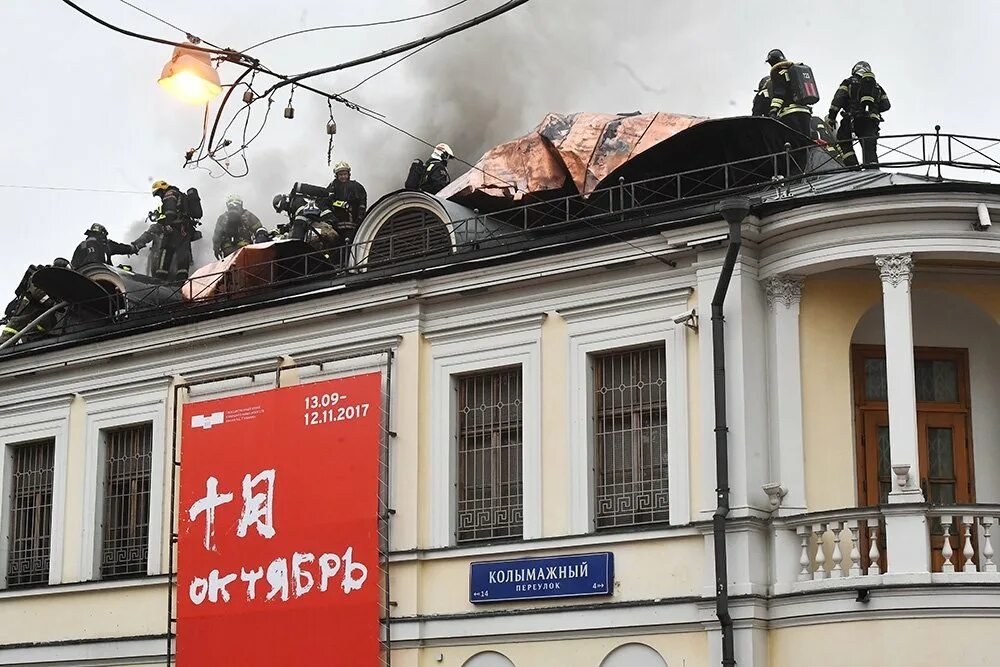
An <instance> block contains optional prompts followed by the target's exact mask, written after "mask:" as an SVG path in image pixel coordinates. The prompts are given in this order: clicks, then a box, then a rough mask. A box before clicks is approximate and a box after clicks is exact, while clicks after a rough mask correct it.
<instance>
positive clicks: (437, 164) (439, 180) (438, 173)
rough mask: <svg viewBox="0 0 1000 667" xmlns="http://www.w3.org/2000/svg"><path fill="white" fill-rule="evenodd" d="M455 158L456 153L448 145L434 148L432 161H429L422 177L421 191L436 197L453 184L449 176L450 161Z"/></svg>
mask: <svg viewBox="0 0 1000 667" xmlns="http://www.w3.org/2000/svg"><path fill="white" fill-rule="evenodd" d="M453 156H454V153H453V152H452V150H451V146H449V145H448V144H438V145H437V146H435V147H434V150H433V151H432V152H431V159H430V160H428V161H427V164H426V165H425V166H424V171H423V174H422V175H421V177H420V189H421V190H423V191H424V192H426V193H427V194H431V195H436V194H437V193H438V192H440V191H441V190H443V189H444V187H445V186H446V185H448V184H449V183H451V176H449V175H448V160H449V159H451V158H452V157H453Z"/></svg>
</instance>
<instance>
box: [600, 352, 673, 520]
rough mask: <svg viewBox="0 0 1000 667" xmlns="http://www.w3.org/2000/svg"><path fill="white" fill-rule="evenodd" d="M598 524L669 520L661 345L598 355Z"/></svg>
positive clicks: (664, 372)
mask: <svg viewBox="0 0 1000 667" xmlns="http://www.w3.org/2000/svg"><path fill="white" fill-rule="evenodd" d="M592 360H593V373H594V375H593V377H594V385H593V386H594V395H593V420H594V428H593V433H594V462H595V471H594V479H595V486H596V489H595V491H596V502H595V513H594V523H595V525H596V527H597V528H598V529H601V528H614V527H618V526H634V525H637V524H647V523H658V522H666V521H668V520H669V508H670V502H669V484H668V481H667V469H668V466H667V368H666V365H667V364H666V353H665V348H664V345H663V343H658V344H655V345H648V346H644V347H640V348H633V349H629V350H615V351H613V352H605V353H600V354H594V355H593V356H592Z"/></svg>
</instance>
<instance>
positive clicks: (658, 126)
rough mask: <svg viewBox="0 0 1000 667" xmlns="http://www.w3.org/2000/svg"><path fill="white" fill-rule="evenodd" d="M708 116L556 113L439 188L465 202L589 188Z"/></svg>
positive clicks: (517, 199) (509, 200) (586, 191)
mask: <svg viewBox="0 0 1000 667" xmlns="http://www.w3.org/2000/svg"><path fill="white" fill-rule="evenodd" d="M705 120H707V119H706V118H699V117H695V116H685V115H681V114H672V113H663V112H658V113H647V114H641V113H638V112H636V113H630V114H607V113H592V112H582V113H574V114H558V113H550V114H548V115H547V116H546V117H545V119H544V120H542V122H541V123H540V124H539V125H538V126H537V127H536V128H535V129H534V130H532V131H531V132H529V133H528V134H526V135H524V136H522V137H518V138H517V139H514V140H512V141H508V142H506V143H503V144H500V145H499V146H496V147H494V148H491V149H490V150H488V151H486V153H485V154H484V155H483V156H482V157H481V158H480V159H479V162H477V163H476V165H475V166H474V167H473V168H472V169H470V170H469V171H467V172H466V173H465V174H463V175H462V176H459V177H458V178H456V179H455V180H454V181H453V182H452V183H451V184H450V185H448V187H446V188H445V189H444V190H442V191H441V192H440V193H438V196H440V197H442V198H444V199H452V200H453V201H458V202H460V203H463V204H465V205H469V202H470V200H473V202H472V203H475V201H474V200H477V199H478V200H483V199H484V198H485V199H486V200H488V199H494V200H496V201H494V202H492V203H493V205H494V206H496V205H497V204H499V203H501V202H507V203H509V205H516V204H517V203H519V202H521V201H522V200H523V199H524V198H525V197H526V196H527V195H536V196H537V195H544V194H546V193H548V194H552V195H554V196H562V195H571V194H584V195H586V194H589V193H590V192H593V191H594V189H595V188H596V187H597V185H598V184H599V183H600V182H601V181H602V180H604V178H605V177H606V176H607V175H608V174H610V173H611V172H613V171H614V170H616V169H617V168H618V167H620V166H621V165H623V164H625V163H626V162H627V161H629V160H630V159H632V158H633V157H635V156H636V155H638V154H640V153H642V152H643V151H646V150H648V149H649V148H651V147H653V146H655V145H657V144H658V143H660V142H661V141H663V140H665V139H668V138H670V137H672V136H674V135H675V134H677V133H678V132H681V131H683V130H686V129H687V128H689V127H691V126H693V125H696V124H698V123H701V122H704V121H705Z"/></svg>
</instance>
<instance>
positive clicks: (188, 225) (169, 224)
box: [132, 181, 202, 281]
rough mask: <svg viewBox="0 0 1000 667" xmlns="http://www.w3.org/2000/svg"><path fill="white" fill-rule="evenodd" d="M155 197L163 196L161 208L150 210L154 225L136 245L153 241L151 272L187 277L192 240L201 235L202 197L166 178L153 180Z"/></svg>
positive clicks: (162, 276)
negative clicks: (198, 228) (182, 188)
mask: <svg viewBox="0 0 1000 667" xmlns="http://www.w3.org/2000/svg"><path fill="white" fill-rule="evenodd" d="M152 191H153V196H154V197H159V198H160V205H159V206H158V207H157V210H156V211H154V212H152V213H150V220H151V221H152V223H153V224H152V225H151V226H150V228H149V229H148V230H146V231H145V232H144V233H143V234H142V235H141V236H140V237H139V238H137V239H136V240H135V241H133V242H132V245H133V246H134V247H135V248H136V250H139V249H140V248H144V247H145V246H146V245H147V244H148V243H149V242H150V241H153V248H152V251H151V252H150V257H149V259H150V263H149V267H150V269H151V274H150V275H152V276H153V277H154V278H157V279H159V280H163V281H184V280H187V277H188V273H189V271H190V269H191V260H192V255H191V243H192V242H193V241H197V240H198V239H200V238H201V232H199V231H198V230H197V225H198V224H199V223H198V222H197V219H198V218H200V217H201V213H202V211H201V200H200V199H199V197H198V192H197V190H195V189H194V188H192V189H190V190H188V192H187V193H186V194H185V193H183V192H181V191H180V189H178V188H177V187H175V186H173V185H170V184H169V183H167V182H166V181H156V182H154V183H153V188H152Z"/></svg>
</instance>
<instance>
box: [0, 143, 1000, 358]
mask: <svg viewBox="0 0 1000 667" xmlns="http://www.w3.org/2000/svg"><path fill="white" fill-rule="evenodd" d="M878 156H879V167H880V168H882V169H893V170H901V171H903V172H904V173H908V172H909V173H912V172H913V171H914V170H916V171H918V172H919V171H921V170H922V171H924V173H923V174H920V175H921V176H925V177H927V178H928V179H929V180H930V181H933V180H935V179H937V180H941V179H943V178H945V176H944V174H945V173H946V172H948V170H951V169H955V170H976V171H979V172H982V173H993V172H996V173H1000V139H996V138H990V137H977V136H969V135H955V134H941V133H940V132H934V133H923V134H902V135H886V136H882V137H880V138H879V139H878ZM858 169H859V168H858V167H845V166H843V164H841V163H840V162H839V161H838V160H837V158H835V157H834V156H833V155H832V154H831V153H830V152H826V151H824V150H823V149H822V148H821V147H820V146H818V145H815V144H810V145H808V146H800V147H795V148H793V147H791V146H790V145H789V144H785V147H784V149H783V150H780V151H777V152H773V153H768V154H764V155H758V156H754V157H749V158H744V159H741V160H734V161H730V162H726V163H722V164H716V165H710V166H707V167H700V168H696V169H689V170H685V171H680V172H675V173H671V174H666V175H663V176H656V177H654V178H648V179H643V180H636V181H626V180H625V179H624V178H622V179H619V181H618V183H617V184H614V185H610V186H608V187H603V188H601V189H598V190H596V191H594V192H591V193H588V194H586V195H580V194H576V195H569V196H564V197H559V198H556V199H551V200H545V201H536V202H531V203H528V204H525V205H522V206H518V207H512V208H507V209H504V210H500V211H495V212H491V213H488V214H480V213H479V212H478V211H477V212H476V215H475V216H473V217H470V218H467V219H464V220H458V221H453V222H452V223H451V226H452V228H453V229H461V228H462V227H463V226H465V227H466V228H469V229H473V228H474V229H476V230H477V233H476V234H474V235H470V236H472V237H473V238H472V239H471V240H468V241H464V242H460V243H457V244H455V245H454V246H452V247H451V248H450V250H441V249H439V248H438V247H437V246H438V244H435V243H433V240H432V238H431V235H432V234H434V233H437V232H436V230H435V229H434V228H433V227H432V226H430V225H429V226H427V227H425V228H424V230H423V232H422V233H423V235H424V237H425V238H424V239H422V241H420V240H418V239H417V238H416V236H415V232H414V230H413V229H408V230H405V231H403V232H401V234H402V235H404V236H405V239H403V240H401V242H400V243H398V244H397V243H393V242H392V239H391V238H390V239H388V240H389V242H388V243H386V236H385V235H379V236H378V237H376V238H373V239H371V240H369V241H366V242H358V243H354V244H352V245H351V246H349V247H348V246H340V247H336V248H332V249H326V250H317V251H314V252H309V253H305V254H301V255H297V256H294V257H288V258H280V259H273V260H269V261H266V262H261V263H258V264H250V265H245V266H239V267H231V268H227V269H226V270H224V271H221V272H218V273H214V274H207V275H200V276H196V277H193V278H191V279H190V280H188V281H187V282H185V283H183V284H178V285H173V286H169V288H168V289H172V290H173V291H172V294H165V293H164V290H163V289H159V290H158V289H154V288H149V287H145V288H142V289H138V290H134V291H131V292H126V293H124V294H109V295H108V296H107V297H101V298H100V299H95V300H93V301H92V302H89V303H78V304H75V305H74V306H73V310H74V312H75V313H76V314H77V315H79V314H80V313H85V314H86V315H85V316H70V317H63V319H62V321H61V323H60V324H59V325H57V327H55V328H54V329H53V333H54V334H55V336H56V339H58V337H59V336H62V335H70V334H76V333H79V332H81V331H86V330H95V329H99V328H105V327H108V326H113V327H119V328H120V327H124V326H141V325H143V324H144V323H150V322H152V321H154V320H155V321H160V320H163V319H170V318H171V317H178V316H180V315H181V314H194V313H196V312H201V311H203V310H211V309H215V308H218V307H219V306H220V305H225V304H227V303H233V302H237V301H238V302H246V301H251V300H253V299H255V298H257V297H258V296H259V295H260V294H262V293H264V292H269V291H273V290H274V289H275V288H279V287H282V286H286V285H291V284H295V283H303V282H306V281H310V282H315V283H316V284H317V285H320V286H322V285H324V284H325V285H326V286H333V285H336V284H338V283H339V284H344V283H347V282H364V281H369V280H374V279H376V278H377V279H385V278H386V277H387V276H391V275H393V274H405V273H412V272H414V271H419V270H422V269H426V268H428V267H442V266H447V265H449V264H452V263H455V262H459V261H462V260H463V259H464V257H463V255H465V254H467V253H469V252H471V251H479V253H480V255H483V254H486V255H497V256H500V255H507V256H510V255H514V254H516V253H518V252H522V251H526V250H529V249H532V248H533V247H537V246H538V245H539V244H540V243H543V242H544V239H546V238H547V237H550V236H551V235H556V234H558V233H559V232H566V231H574V232H579V231H580V230H583V229H584V228H587V230H586V236H587V237H588V238H590V239H595V238H603V237H610V236H617V234H616V233H615V231H609V228H618V227H619V226H621V225H627V223H628V222H630V221H632V222H637V223H641V221H642V220H643V219H644V218H646V217H648V216H651V215H654V214H659V213H663V212H668V211H670V210H672V209H684V208H688V207H693V206H697V205H699V204H708V203H711V202H712V201H714V200H717V199H719V198H721V197H724V196H727V195H732V194H738V193H753V192H755V191H757V192H761V194H762V195H766V194H767V192H768V191H769V190H771V189H774V191H777V192H778V193H779V195H780V194H781V192H782V191H784V192H785V193H786V194H787V193H788V192H789V191H790V188H791V187H792V186H794V185H795V184H798V183H803V182H811V181H812V179H814V177H817V176H822V175H831V174H838V173H848V172H856V171H858ZM484 219H489V220H490V221H491V222H492V223H494V225H493V228H492V230H491V229H488V228H487V227H486V226H485V225H482V224H481V223H482V221H483V220H484ZM417 234H419V232H418V233H417ZM375 243H380V244H381V245H382V247H383V248H389V249H390V251H389V252H388V253H385V252H379V253H374V254H373V253H371V252H370V251H371V249H372V246H373V245H374V244H375ZM395 247H399V248H400V249H401V250H400V251H399V252H394V251H393V250H392V249H393V248H395ZM415 247H417V248H425V249H427V252H426V253H423V254H421V253H416V252H414V248H415ZM178 297H183V300H180V299H179V298H178ZM172 300H175V301H177V302H175V303H170V301H172ZM39 340H44V339H39ZM0 354H2V353H0Z"/></svg>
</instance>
